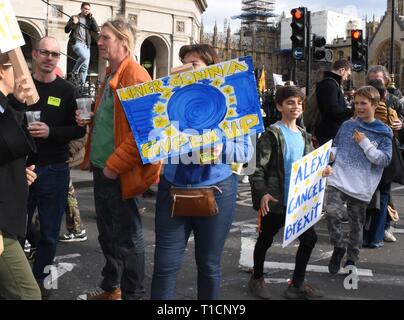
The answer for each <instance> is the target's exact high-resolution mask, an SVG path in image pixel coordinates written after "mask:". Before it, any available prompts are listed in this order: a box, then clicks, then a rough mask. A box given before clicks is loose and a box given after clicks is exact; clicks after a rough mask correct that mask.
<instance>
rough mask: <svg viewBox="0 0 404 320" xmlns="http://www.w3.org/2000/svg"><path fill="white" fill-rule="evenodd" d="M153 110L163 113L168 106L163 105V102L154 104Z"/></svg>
mask: <svg viewBox="0 0 404 320" xmlns="http://www.w3.org/2000/svg"><path fill="white" fill-rule="evenodd" d="M153 111H154V112H155V113H159V114H162V113H164V112H165V111H166V107H165V106H164V105H162V104H161V103H158V104H156V105H155V106H154V108H153Z"/></svg>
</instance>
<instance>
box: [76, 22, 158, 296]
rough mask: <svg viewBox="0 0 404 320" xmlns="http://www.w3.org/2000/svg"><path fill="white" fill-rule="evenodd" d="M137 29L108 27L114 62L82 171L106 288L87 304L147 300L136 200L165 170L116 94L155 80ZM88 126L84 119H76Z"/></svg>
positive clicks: (108, 50) (105, 38)
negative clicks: (151, 161)
mask: <svg viewBox="0 0 404 320" xmlns="http://www.w3.org/2000/svg"><path fill="white" fill-rule="evenodd" d="M134 42H135V41H134V30H133V28H132V26H131V25H130V24H129V23H127V22H126V21H124V20H122V19H116V20H112V21H108V22H106V23H104V25H103V26H102V28H101V32H100V34H99V38H98V42H97V43H98V48H99V55H100V57H101V58H104V59H106V60H107V61H108V62H109V67H108V69H107V72H106V77H105V80H104V82H103V83H102V85H101V88H100V91H99V94H98V97H97V100H96V103H95V110H94V114H93V121H92V125H91V130H90V135H89V139H88V142H87V147H86V154H85V157H84V162H83V164H82V168H85V167H88V166H89V165H90V164H91V167H92V169H93V174H94V199H95V211H96V215H97V227H98V232H99V236H98V240H99V242H100V245H101V248H102V251H103V254H104V256H105V259H106V264H105V266H104V268H103V270H102V276H103V281H102V283H101V285H100V288H97V289H95V290H92V291H90V292H88V293H87V294H85V295H82V296H80V297H79V298H81V299H87V300H114V299H120V298H121V297H122V299H128V300H134V299H141V298H142V297H143V295H144V288H143V279H144V266H145V256H144V241H143V232H142V222H141V217H140V215H139V211H138V207H137V203H136V200H135V197H136V196H137V195H140V194H142V193H143V192H144V191H146V190H147V189H148V187H149V186H150V185H151V184H152V183H153V182H155V181H156V180H157V178H158V175H159V171H160V165H159V164H158V165H143V164H142V161H141V158H140V155H139V152H138V149H137V147H136V143H135V140H134V138H133V134H132V133H131V130H130V127H129V123H128V121H127V119H126V116H125V113H124V110H123V107H122V105H121V103H120V100H119V98H118V96H117V92H116V90H117V89H118V88H122V87H128V86H132V85H136V84H139V83H142V82H147V81H150V80H151V78H150V76H149V74H148V73H147V71H146V70H145V69H144V68H143V67H141V66H140V65H139V64H138V63H136V62H135V61H134V60H133V58H132V57H133V53H134V52H133V51H134ZM76 119H77V121H78V123H79V124H81V125H84V121H82V120H80V115H79V114H77V117H76Z"/></svg>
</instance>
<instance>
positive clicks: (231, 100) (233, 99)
mask: <svg viewBox="0 0 404 320" xmlns="http://www.w3.org/2000/svg"><path fill="white" fill-rule="evenodd" d="M228 104H229V105H231V104H236V98H235V97H230V98H229V103H228Z"/></svg>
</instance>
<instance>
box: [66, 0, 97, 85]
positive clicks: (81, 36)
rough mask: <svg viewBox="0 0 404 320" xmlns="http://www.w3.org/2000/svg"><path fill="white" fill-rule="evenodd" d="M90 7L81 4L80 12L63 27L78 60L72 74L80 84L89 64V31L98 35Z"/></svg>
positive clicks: (86, 3) (84, 79)
mask: <svg viewBox="0 0 404 320" xmlns="http://www.w3.org/2000/svg"><path fill="white" fill-rule="evenodd" d="M90 10H91V6H90V4H89V3H88V2H83V3H82V4H81V12H80V13H79V14H78V15H75V16H72V17H71V18H70V19H69V21H68V22H67V24H66V26H65V32H66V33H69V32H70V35H69V38H70V40H69V42H70V43H71V46H72V49H73V51H74V52H75V53H76V54H77V56H78V58H77V61H76V63H75V65H74V67H73V70H72V73H73V74H75V75H78V77H79V81H80V84H84V83H85V82H86V78H87V73H88V66H89V64H90V47H91V31H93V32H95V33H98V32H99V31H100V28H99V27H98V24H97V22H96V21H95V19H94V17H93V15H92V13H91V11H90Z"/></svg>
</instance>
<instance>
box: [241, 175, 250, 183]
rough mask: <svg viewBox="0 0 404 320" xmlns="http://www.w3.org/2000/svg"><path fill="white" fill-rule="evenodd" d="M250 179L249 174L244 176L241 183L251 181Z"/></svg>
mask: <svg viewBox="0 0 404 320" xmlns="http://www.w3.org/2000/svg"><path fill="white" fill-rule="evenodd" d="M249 182H250V180H249V179H248V176H247V175H246V176H244V177H243V179H241V183H249Z"/></svg>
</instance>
